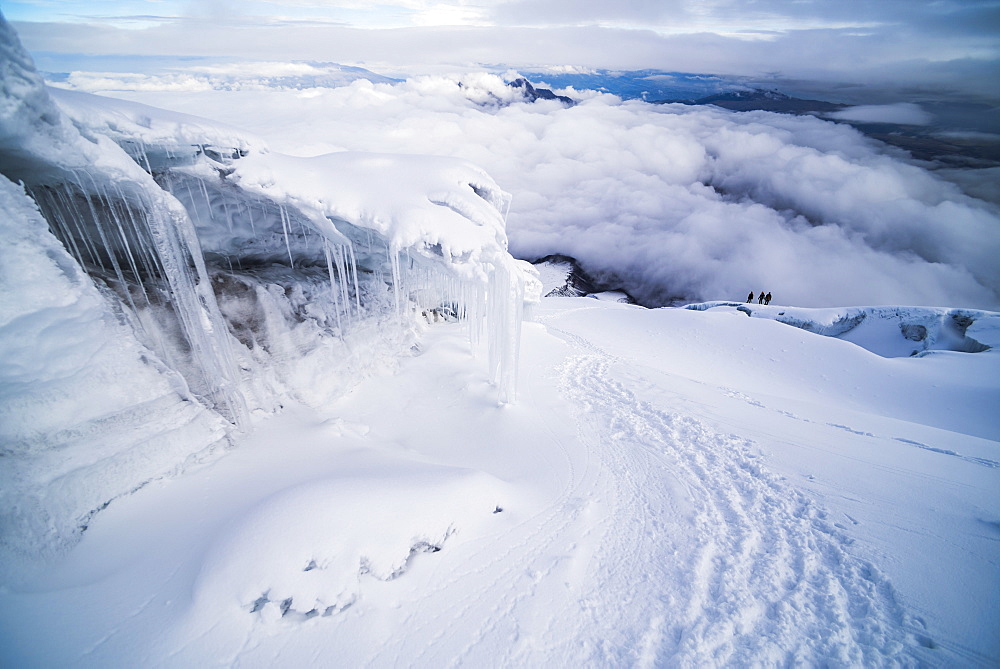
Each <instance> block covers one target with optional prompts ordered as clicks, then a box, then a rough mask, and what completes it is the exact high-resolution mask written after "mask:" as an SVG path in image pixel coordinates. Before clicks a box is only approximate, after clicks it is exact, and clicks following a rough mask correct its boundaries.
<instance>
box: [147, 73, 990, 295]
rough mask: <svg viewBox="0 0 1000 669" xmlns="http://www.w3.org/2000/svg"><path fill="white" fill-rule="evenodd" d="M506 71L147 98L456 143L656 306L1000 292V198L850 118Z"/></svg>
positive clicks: (602, 270)
mask: <svg viewBox="0 0 1000 669" xmlns="http://www.w3.org/2000/svg"><path fill="white" fill-rule="evenodd" d="M517 95H518V93H517V92H515V91H514V89H511V88H509V87H507V86H506V85H504V83H503V81H502V80H501V79H500V78H498V77H495V76H493V75H485V74H482V75H466V76H465V77H464V78H463V80H462V85H461V86H459V85H458V82H457V80H456V79H453V78H448V77H425V78H420V79H415V80H411V81H408V82H406V83H404V84H399V85H395V86H391V85H383V84H377V85H376V84H372V83H370V82H367V81H358V82H355V83H353V84H351V85H349V86H345V87H342V88H337V89H315V90H312V91H306V92H266V91H236V92H221V91H211V92H202V93H189V94H153V93H146V94H139V93H136V94H132V95H131V96H130V97H132V98H133V99H139V100H141V101H147V102H150V103H152V104H157V105H159V106H165V107H173V108H177V109H178V110H180V111H187V112H191V113H199V114H202V115H205V116H208V117H210V118H216V119H219V120H223V121H228V122H231V123H233V124H236V125H241V126H244V127H246V128H247V129H249V130H252V131H253V132H255V133H257V134H259V135H260V136H262V137H264V138H265V139H267V140H268V141H269V142H270V144H271V146H272V147H273V148H274V149H275V150H278V151H282V152H287V153H292V154H299V155H314V154H320V153H326V152H330V151H339V150H362V151H382V152H403V153H426V154H447V155H455V156H459V157H462V158H465V159H468V160H470V161H472V162H474V163H476V164H478V165H480V166H482V167H484V168H485V169H486V170H487V171H488V172H489V173H490V174H491V175H492V176H493V177H494V178H495V179H496V180H497V182H498V183H499V184H500V185H501V186H502V187H503V188H504V189H505V190H507V191H509V192H510V193H512V194H513V205H512V208H511V211H510V215H509V219H508V232H509V236H510V243H511V251H512V252H513V253H514V254H515V255H517V256H520V257H524V258H537V257H541V256H544V255H547V254H550V253H565V254H569V255H572V256H575V257H577V258H578V259H579V260H580V261H582V262H583V264H584V265H585V267H586V268H587V269H588V270H590V271H592V272H595V273H597V274H598V275H600V276H601V277H603V278H604V279H606V280H608V281H609V282H614V283H620V284H621V285H622V286H623V287H624V288H626V289H627V290H629V291H630V292H632V293H633V294H634V295H636V296H637V297H638V298H640V299H641V300H643V301H644V302H646V303H648V304H658V303H666V302H669V301H670V300H672V299H675V298H676V299H685V300H707V299H742V298H745V296H746V294H747V292H749V291H750V290H753V291H755V292H756V291H759V290H761V289H763V290H767V291H771V292H772V293H774V295H775V301H776V303H778V304H782V303H784V304H797V305H802V306H828V305H871V304H914V305H917V304H919V305H939V306H953V307H957V306H967V307H979V308H987V309H998V308H1000V295H998V289H1000V266H998V265H997V263H996V258H998V257H1000V216H998V212H997V210H996V208H995V207H992V208H991V206H990V205H987V204H986V203H983V202H980V201H977V200H973V199H971V198H968V197H966V196H964V195H962V194H961V192H960V191H959V189H958V188H957V187H955V186H954V185H952V184H950V183H948V182H945V181H942V180H940V179H938V178H936V177H935V176H933V175H932V174H931V173H929V172H927V171H925V170H923V169H921V168H919V167H917V166H914V165H911V164H908V163H905V162H902V161H901V160H900V159H898V158H896V157H893V156H892V155H889V154H887V153H886V152H885V149H884V147H881V145H878V144H876V143H874V142H873V141H871V140H869V139H867V138H865V137H864V136H863V135H861V134H860V133H858V132H857V131H855V130H853V129H852V128H850V127H848V126H845V125H837V124H834V123H831V122H827V121H822V120H819V119H815V118H811V117H791V116H784V115H776V114H770V113H765V112H750V113H731V112H727V111H724V110H718V109H710V108H693V107H685V106H674V105H668V106H656V105H648V104H645V103H641V102H637V101H633V102H625V103H623V102H621V101H620V100H619V99H618V98H615V97H613V96H607V95H598V94H586V95H582V94H581V95H580V97H583V98H584V99H583V100H582V101H581V103H580V104H578V105H576V106H574V107H571V108H564V107H563V106H562V105H560V104H559V103H557V102H536V103H534V104H524V103H517V102H516V97H517Z"/></svg>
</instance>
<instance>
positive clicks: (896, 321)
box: [685, 302, 1000, 358]
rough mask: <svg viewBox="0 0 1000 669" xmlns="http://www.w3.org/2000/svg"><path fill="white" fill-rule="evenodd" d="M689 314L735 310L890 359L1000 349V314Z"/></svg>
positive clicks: (709, 306) (712, 306)
mask: <svg viewBox="0 0 1000 669" xmlns="http://www.w3.org/2000/svg"><path fill="white" fill-rule="evenodd" d="M685 308H687V309H694V310H698V311H708V310H713V311H719V310H730V311H733V312H740V313H744V314H746V315H748V316H750V317H751V318H767V319H771V320H775V321H778V322H779V323H784V324H786V325H792V326H794V327H797V328H801V329H803V330H806V331H807V332H813V333H816V334H819V335H824V336H827V337H836V338H838V339H843V340H844V341H849V342H851V343H853V344H856V345H858V346H860V347H862V348H864V349H867V350H869V351H871V352H872V353H875V354H877V355H880V356H882V357H884V358H900V357H906V356H921V355H927V354H929V353H933V352H935V351H954V352H959V353H982V352H984V351H989V350H991V349H994V348H996V347H997V346H998V345H1000V313H997V312H993V311H980V310H977V309H945V308H934V307H899V306H897V307H881V306H875V307H840V308H828V309H806V308H797V307H779V306H770V305H757V304H739V303H738V302H705V303H701V304H689V305H687V306H686V307H685Z"/></svg>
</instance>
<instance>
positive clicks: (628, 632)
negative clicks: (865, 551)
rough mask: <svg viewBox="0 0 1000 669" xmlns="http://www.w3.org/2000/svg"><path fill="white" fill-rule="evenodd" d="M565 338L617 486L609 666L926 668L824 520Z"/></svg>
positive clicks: (607, 555)
mask: <svg viewBox="0 0 1000 669" xmlns="http://www.w3.org/2000/svg"><path fill="white" fill-rule="evenodd" d="M560 334H561V335H563V336H567V335H568V333H560ZM569 338H570V339H571V340H576V341H575V343H576V344H577V345H578V346H582V347H584V348H587V349H590V352H588V353H586V354H583V355H579V356H576V357H573V358H571V359H570V360H569V361H568V362H567V364H566V366H565V368H564V370H563V378H562V384H563V387H564V390H565V392H566V393H567V394H568V396H569V397H570V398H571V399H573V400H574V401H575V402H576V403H577V404H578V405H579V406H580V407H581V413H580V425H581V427H580V435H581V438H582V439H584V440H585V441H586V442H588V444H587V445H588V448H589V449H590V450H591V451H592V453H594V454H597V455H598V457H600V458H601V459H602V461H603V464H604V467H605V468H607V469H608V470H609V471H611V472H614V476H615V478H616V479H617V481H616V485H615V496H616V499H614V500H613V501H612V502H610V503H609V507H610V508H609V513H610V514H611V516H612V517H611V519H610V522H609V523H608V530H607V534H606V536H605V537H604V538H603V540H602V543H601V546H602V548H601V551H600V553H599V555H598V556H597V560H596V564H597V567H596V568H597V569H598V571H599V572H600V573H599V574H597V575H595V577H594V578H595V580H596V583H597V584H598V589H599V590H600V592H601V593H602V594H601V595H599V596H601V597H603V598H604V599H606V600H610V598H611V597H617V599H618V601H604V602H601V603H600V604H599V605H596V606H595V607H594V613H595V615H597V614H599V615H600V616H604V617H608V616H615V617H616V619H617V620H616V624H615V625H614V629H615V631H614V635H615V636H617V637H618V638H617V639H609V640H608V641H607V643H606V644H605V647H604V648H603V650H602V653H603V655H604V657H603V658H600V659H603V660H610V661H615V662H636V663H638V664H639V665H645V666H654V665H663V664H667V665H671V666H674V665H679V666H708V665H719V664H723V665H733V664H743V663H746V662H754V663H762V664H764V665H772V666H773V665H784V664H802V663H805V664H813V665H815V664H822V665H829V664H833V665H838V664H844V665H855V666H856V665H865V666H882V665H903V666H907V665H915V664H917V662H918V660H917V658H916V656H915V655H913V654H911V653H913V652H914V650H915V648H916V646H917V645H933V642H931V641H930V640H929V639H926V638H925V637H923V636H921V635H920V634H915V635H911V634H908V633H907V632H906V628H907V622H906V616H905V614H904V612H903V610H902V608H901V607H900V606H899V605H898V604H897V602H896V600H895V597H894V593H893V589H892V587H891V585H890V584H889V583H888V582H887V581H886V580H885V579H884V578H883V577H881V576H880V575H879V573H878V572H877V571H876V570H875V569H874V568H873V567H872V566H871V565H870V564H867V563H865V562H863V561H861V560H859V559H856V558H854V557H852V556H851V554H850V553H849V551H848V550H847V549H846V546H847V545H848V544H849V543H850V539H849V538H848V537H846V536H844V535H843V534H842V533H841V532H840V531H839V530H838V529H837V528H835V527H834V526H833V523H832V522H829V521H828V520H827V519H826V516H825V514H824V512H823V511H822V510H821V509H819V508H817V507H816V506H815V505H814V504H813V503H811V501H810V500H809V499H808V498H807V497H806V496H804V495H803V494H802V493H799V492H797V491H796V490H794V489H792V488H791V487H789V486H788V485H786V484H784V483H782V481H781V479H780V478H779V477H777V476H775V475H773V474H771V473H769V472H767V471H766V469H765V468H764V467H763V466H762V464H761V462H760V461H759V458H757V457H755V456H754V455H753V453H752V452H751V450H750V448H749V444H748V442H746V441H745V440H743V439H739V438H736V437H731V436H726V435H721V434H718V433H716V432H714V431H713V430H711V429H709V428H707V427H706V426H705V425H703V424H701V423H700V422H699V421H697V420H694V419H692V418H689V417H684V416H678V415H671V414H669V413H666V412H664V411H662V410H661V409H659V408H657V407H655V406H652V405H650V404H648V403H645V402H643V401H641V400H639V399H638V398H637V397H636V396H635V395H634V394H633V393H632V392H631V391H630V390H629V389H628V388H627V387H625V386H624V385H623V384H621V383H619V382H617V381H615V380H614V379H613V374H612V366H613V365H614V364H617V363H620V362H621V361H616V360H615V359H614V358H612V357H611V356H608V355H606V354H603V353H602V352H600V351H597V350H595V349H593V347H592V346H590V345H589V343H588V342H585V341H583V340H579V339H578V338H576V337H574V336H572V335H569ZM622 364H624V363H622ZM622 593H628V595H629V596H628V597H627V598H626V597H620V595H621V594H622ZM595 622H596V621H595ZM610 627H612V626H611V625H609V628H610ZM635 639H641V643H640V644H639V645H638V647H636V644H635ZM595 659H596V658H595Z"/></svg>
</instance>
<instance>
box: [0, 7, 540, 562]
mask: <svg viewBox="0 0 1000 669" xmlns="http://www.w3.org/2000/svg"><path fill="white" fill-rule="evenodd" d="M0 50H2V53H0V63H2V68H3V69H2V72H0V87H2V91H3V95H2V97H0V105H2V107H0V174H2V175H3V177H4V179H3V181H2V183H0V187H2V200H0V205H2V206H3V208H4V212H3V213H4V223H3V225H4V228H5V230H4V236H5V239H7V240H14V241H13V242H11V243H8V244H7V245H6V246H5V247H4V249H3V254H4V265H3V277H2V280H0V290H2V291H3V292H4V293H5V296H4V303H5V305H7V306H5V308H4V310H3V314H2V320H0V346H2V348H3V351H2V354H3V355H2V359H3V360H4V366H3V367H2V372H0V376H2V385H3V389H4V391H3V395H2V398H3V400H2V404H0V415H2V416H3V417H4V421H3V423H4V427H3V433H2V437H3V446H2V448H3V451H2V452H3V455H4V456H8V460H7V462H8V464H7V466H6V467H5V468H4V472H3V474H2V475H0V476H2V480H0V483H2V488H0V489H2V491H3V500H4V502H5V503H4V508H5V509H6V511H5V514H4V518H3V521H2V523H3V527H0V537H2V538H3V541H4V543H6V544H7V547H8V548H10V547H14V548H21V549H25V548H27V549H28V550H35V549H36V548H37V547H39V546H48V547H53V546H58V545H59V544H60V543H61V542H65V541H67V540H69V539H71V538H72V537H73V536H74V535H77V534H78V533H79V531H81V529H82V528H84V527H85V526H86V523H87V522H88V518H89V517H90V516H91V515H92V514H93V513H94V512H95V510H97V509H99V508H100V507H101V506H102V505H106V504H107V503H108V502H109V501H111V500H113V499H114V498H115V497H116V496H119V495H121V494H124V493H127V492H128V491H130V490H133V489H135V488H136V487H138V486H141V485H143V484H144V483H145V482H146V481H148V480H150V479H151V478H153V477H155V476H159V475H163V474H165V473H166V472H168V471H170V470H171V469H172V468H176V467H178V466H180V465H182V464H183V462H184V460H185V458H187V457H189V456H192V455H194V454H197V453H201V452H204V451H206V449H211V448H212V447H213V446H215V445H217V444H219V443H220V441H224V439H225V438H226V435H227V434H228V433H231V432H232V431H234V430H245V429H247V428H248V427H249V425H250V422H251V416H252V415H253V414H254V413H256V412H271V411H274V410H275V409H277V408H278V407H279V406H280V405H281V404H282V402H284V401H285V400H286V399H289V398H291V399H295V400H298V401H302V402H305V403H307V404H313V405H315V404H319V403H322V402H324V401H326V400H329V399H330V398H332V397H335V396H337V395H338V394H339V393H342V392H343V391H344V389H345V388H347V387H349V386H350V384H351V383H352V382H356V380H357V379H358V378H360V377H361V376H363V375H364V373H365V372H366V371H368V370H371V369H374V368H378V367H384V366H386V365H392V364H393V361H394V360H395V359H396V357H397V356H398V355H399V354H400V353H401V352H405V351H407V350H409V348H410V347H411V346H412V344H413V338H414V336H415V334H416V333H417V331H418V329H419V327H420V321H421V319H422V318H423V319H426V320H427V321H434V320H438V319H441V318H446V319H467V320H468V322H469V330H470V337H471V338H472V339H473V340H474V341H479V340H485V344H486V346H485V348H486V349H487V350H488V360H489V371H490V376H491V379H492V380H493V382H494V383H495V384H496V386H497V389H498V395H499V401H500V402H510V401H513V399H514V392H515V383H516V365H517V350H518V337H519V328H520V319H521V317H522V313H523V304H524V302H525V285H526V281H527V285H529V286H532V285H534V284H533V283H532V282H533V279H532V278H531V277H530V276H529V274H527V273H526V271H525V269H524V267H523V265H522V264H521V263H518V262H517V261H515V260H513V258H511V256H510V255H509V254H508V253H507V239H506V234H505V231H504V225H505V221H504V214H505V211H506V208H507V207H508V205H509V199H510V196H509V195H507V194H506V193H504V192H503V191H502V190H501V189H500V188H499V187H498V186H497V185H496V183H495V182H494V181H493V180H492V179H491V178H490V177H489V176H488V175H487V174H486V173H485V172H483V171H482V170H480V169H477V168H476V167H474V166H472V165H470V164H467V163H464V162H461V161H457V160H452V159H444V158H435V157H428V156H402V155H371V154H357V153H340V154H332V155H327V156H317V157H312V158H298V157H292V156H284V155H280V154H276V153H272V152H269V151H268V149H267V148H266V147H265V146H264V145H263V144H262V143H261V142H259V141H258V140H256V139H254V138H252V137H249V136H246V135H245V134H241V133H239V132H236V131H234V130H231V129H229V128H225V127H222V126H218V125H214V124H211V123H210V122H207V121H203V120H201V119H195V118H192V117H187V116H183V115H179V114H171V113H168V112H163V111H161V110H156V109H153V108H149V107H145V106H142V105H136V104H130V103H123V102H115V101H111V100H106V99H102V98H96V97H93V96H87V95H84V94H73V93H68V92H58V93H56V94H55V95H54V96H53V95H50V92H49V91H48V90H47V89H46V88H45V86H44V84H43V83H42V80H41V78H40V77H39V75H38V74H37V72H36V71H35V69H34V66H33V64H32V62H31V59H30V57H29V56H28V55H27V54H26V53H25V52H24V50H23V49H22V48H21V46H20V44H19V41H18V39H17V37H16V35H15V34H14V32H13V30H12V29H11V28H10V26H9V25H8V24H7V23H6V22H5V21H3V19H2V17H0ZM53 98H54V99H53ZM18 183H19V184H20V185H17V184H18ZM7 228H9V230H8V229H7ZM29 258H33V259H34V260H33V261H29V260H28V259H29ZM18 268H19V269H18ZM35 337H37V339H35V340H34V341H36V342H38V344H37V345H34V346H32V345H31V343H30V342H31V341H32V339H31V338H35ZM88 351H89V353H88ZM88 355H89V357H88ZM147 395H148V396H147ZM181 415H183V419H180V418H179V417H180V416H181ZM192 426H195V427H192ZM198 426H200V427H198ZM182 433H183V434H182ZM161 442H162V443H161ZM164 443H167V444H168V446H169V447H166V446H164ZM95 444H100V448H97V447H95ZM60 477H62V478H61V479H60ZM61 481H62V482H61ZM65 481H76V482H77V483H76V484H74V485H75V488H74V487H73V486H69V487H68V488H67V486H66V485H65V484H64V482H65ZM81 491H82V492H81ZM18 499H23V500H27V501H25V502H24V503H21V502H16V503H15V500H18Z"/></svg>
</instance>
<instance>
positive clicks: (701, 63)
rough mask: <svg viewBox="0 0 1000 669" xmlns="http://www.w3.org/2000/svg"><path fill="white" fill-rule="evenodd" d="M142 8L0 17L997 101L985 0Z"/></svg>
mask: <svg viewBox="0 0 1000 669" xmlns="http://www.w3.org/2000/svg"><path fill="white" fill-rule="evenodd" d="M185 7H186V11H182V10H184V8H185ZM130 8H132V9H135V8H136V7H130ZM139 8H147V7H145V6H140V7H139ZM148 8H156V9H157V10H159V12H160V13H159V14H155V16H158V17H159V18H158V19H157V20H155V21H154V20H150V21H149V22H148V25H146V26H144V27H141V28H136V27H135V26H134V25H132V26H130V27H129V28H128V29H126V28H122V27H114V26H116V25H118V24H115V23H109V22H108V21H107V20H105V19H103V18H101V17H97V16H92V17H90V18H89V19H88V20H89V23H79V22H76V23H56V22H49V23H38V22H37V16H38V15H37V14H32V15H31V18H32V21H21V22H18V21H17V20H16V19H17V16H13V17H10V18H12V19H13V22H14V23H15V24H16V27H17V29H18V31H19V33H20V35H21V37H22V40H23V41H24V43H25V44H26V46H27V47H28V48H29V50H31V51H57V52H63V53H104V54H111V53H118V54H125V55H137V54H173V55H185V56H209V55H210V56H229V57H237V58H248V59H255V60H269V59H270V60H324V61H329V60H334V61H337V62H341V63H350V64H367V66H368V67H378V68H380V69H382V70H384V71H386V72H388V73H394V72H395V73H399V72H406V73H410V74H414V73H418V74H419V73H428V72H440V71H442V69H441V68H442V67H448V68H453V69H459V68H468V67H469V66H479V65H481V64H503V65H509V66H512V67H520V68H523V69H527V68H529V67H532V68H540V67H546V66H572V67H579V68H584V69H586V68H604V69H643V68H658V69H664V70H676V71H685V72H710V73H717V74H724V75H747V76H755V77H759V76H761V75H763V74H780V75H781V76H782V77H785V78H800V79H818V80H823V81H847V82H853V83H860V84H867V85H874V86H880V87H887V86H888V87H892V88H897V87H899V86H933V87H936V88H939V89H940V88H946V89H948V90H958V91H963V92H968V93H976V94H979V95H987V96H990V95H992V96H994V97H1000V78H998V77H996V76H995V75H996V71H997V68H998V61H1000V47H998V43H997V41H996V39H995V34H994V33H995V31H992V32H991V31H990V30H987V29H986V26H995V25H997V21H998V20H1000V17H998V15H997V12H998V11H1000V10H998V8H997V3H996V2H993V1H992V0H991V1H986V0H973V1H970V2H962V3H957V2H920V1H918V2H913V1H911V0H886V1H885V2H867V1H861V0H845V1H843V2H832V1H828V0H823V1H817V2H797V3H789V2H783V1H779V0H755V1H753V2H750V1H749V0H716V1H714V2H711V3H706V2H693V1H692V0H669V1H666V2H664V1H663V0H634V1H630V2H607V1H604V0H530V2H529V1H527V0H525V1H523V2H522V1H521V0H513V1H510V2H500V1H497V0H482V1H479V2H448V1H440V2H436V1H432V0H406V1H405V2H403V1H397V2H391V3H383V4H379V5H377V6H375V7H373V6H371V4H370V3H367V4H366V3H358V2H353V1H352V2H347V1H344V2H338V3H333V4H331V3H319V2H313V1H308V2H307V1H295V2H292V1H289V2H270V3H234V2H233V1H232V0H213V1H212V2H204V3H203V2H197V3H195V2H189V3H187V4H183V3H155V4H150V5H148ZM119 9H121V8H119ZM168 9H173V10H175V11H173V12H171V11H167V10H168ZM118 14H119V15H126V13H125V12H123V11H119V12H118ZM131 15H135V16H146V15H149V16H154V13H153V12H141V11H134V12H132V13H131ZM52 16H53V18H55V17H56V16H61V15H57V14H56V13H55V12H53V15H52ZM77 20H79V19H77Z"/></svg>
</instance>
